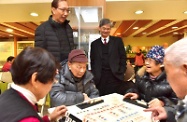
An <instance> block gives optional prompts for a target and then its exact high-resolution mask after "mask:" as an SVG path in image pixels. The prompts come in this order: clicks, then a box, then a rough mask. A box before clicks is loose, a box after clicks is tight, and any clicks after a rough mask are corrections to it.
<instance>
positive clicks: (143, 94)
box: [128, 71, 178, 106]
mask: <svg viewBox="0 0 187 122" xmlns="http://www.w3.org/2000/svg"><path fill="white" fill-rule="evenodd" d="M128 92H135V93H137V94H138V95H139V99H143V100H145V101H146V102H149V101H151V100H152V99H154V98H158V99H160V100H162V101H163V102H164V103H165V105H166V106H167V105H170V104H171V101H172V102H174V103H177V101H178V99H177V97H176V95H175V93H174V92H173V90H172V88H171V87H170V85H169V83H168V82H167V80H166V73H165V71H163V72H162V73H161V74H160V75H159V76H157V77H156V78H155V79H154V80H152V79H150V77H149V74H148V73H147V72H145V74H144V75H143V76H139V75H136V82H135V88H132V89H130V90H128Z"/></svg>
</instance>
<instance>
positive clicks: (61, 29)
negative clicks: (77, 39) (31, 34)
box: [35, 0, 74, 62]
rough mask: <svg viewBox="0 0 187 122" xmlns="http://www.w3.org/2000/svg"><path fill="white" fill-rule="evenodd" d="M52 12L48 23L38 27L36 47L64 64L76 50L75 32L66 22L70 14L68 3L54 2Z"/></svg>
mask: <svg viewBox="0 0 187 122" xmlns="http://www.w3.org/2000/svg"><path fill="white" fill-rule="evenodd" d="M51 12H52V15H51V16H49V19H48V21H46V22H44V23H42V24H41V25H40V26H38V28H37V29H36V31H35V47H42V48H44V49H46V50H47V51H49V52H51V53H52V54H53V55H54V56H55V58H56V59H57V61H59V62H62V61H64V60H65V59H67V57H68V54H69V53H70V51H71V50H72V49H74V41H73V30H72V28H71V27H70V25H69V21H68V20H66V18H67V16H68V14H69V13H70V10H69V6H68V4H67V1H66V0H53V1H52V3H51Z"/></svg>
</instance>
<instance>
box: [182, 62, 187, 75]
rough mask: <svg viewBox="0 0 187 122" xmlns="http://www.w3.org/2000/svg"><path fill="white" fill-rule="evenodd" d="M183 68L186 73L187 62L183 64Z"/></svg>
mask: <svg viewBox="0 0 187 122" xmlns="http://www.w3.org/2000/svg"><path fill="white" fill-rule="evenodd" d="M183 69H184V72H185V74H186V75H187V64H183Z"/></svg>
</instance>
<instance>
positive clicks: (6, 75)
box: [0, 72, 12, 83]
mask: <svg viewBox="0 0 187 122" xmlns="http://www.w3.org/2000/svg"><path fill="white" fill-rule="evenodd" d="M0 81H2V82H6V83H11V82H12V75H11V73H10V72H0Z"/></svg>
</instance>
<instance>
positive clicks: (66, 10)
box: [57, 8, 71, 13]
mask: <svg viewBox="0 0 187 122" xmlns="http://www.w3.org/2000/svg"><path fill="white" fill-rule="evenodd" d="M57 9H59V10H61V11H62V12H63V13H65V12H67V13H71V11H70V10H69V9H66V8H57Z"/></svg>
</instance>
